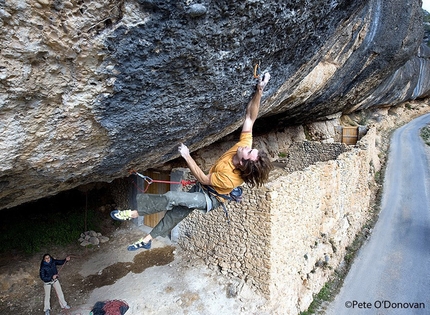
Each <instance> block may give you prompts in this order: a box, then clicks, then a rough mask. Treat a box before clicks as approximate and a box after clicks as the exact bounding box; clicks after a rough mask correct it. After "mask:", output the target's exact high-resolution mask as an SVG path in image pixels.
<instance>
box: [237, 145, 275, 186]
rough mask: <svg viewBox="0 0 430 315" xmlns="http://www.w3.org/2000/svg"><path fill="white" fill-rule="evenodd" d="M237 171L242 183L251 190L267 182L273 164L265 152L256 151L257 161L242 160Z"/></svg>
mask: <svg viewBox="0 0 430 315" xmlns="http://www.w3.org/2000/svg"><path fill="white" fill-rule="evenodd" d="M239 169H240V171H241V177H242V179H243V181H244V182H245V183H246V184H248V186H250V187H251V188H253V187H259V186H262V185H263V184H264V183H265V182H267V180H268V179H269V174H270V171H271V170H273V164H272V162H271V161H270V159H269V156H268V155H267V153H266V152H264V151H258V158H257V160H255V161H252V160H251V159H248V160H245V159H242V165H241V166H240V168H239Z"/></svg>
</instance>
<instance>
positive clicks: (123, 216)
mask: <svg viewBox="0 0 430 315" xmlns="http://www.w3.org/2000/svg"><path fill="white" fill-rule="evenodd" d="M110 216H111V217H112V219H114V220H117V221H125V220H131V219H133V218H132V217H131V210H114V211H112V212H111V213H110Z"/></svg>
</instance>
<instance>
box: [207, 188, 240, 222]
mask: <svg viewBox="0 0 430 315" xmlns="http://www.w3.org/2000/svg"><path fill="white" fill-rule="evenodd" d="M200 186H201V187H202V188H203V190H204V191H205V193H208V194H210V195H212V196H215V197H216V198H217V199H218V201H219V202H220V203H221V206H222V208H223V210H224V213H225V217H226V219H227V223H228V224H230V218H229V216H228V211H227V207H226V206H225V201H222V200H220V198H222V199H224V200H226V201H229V202H230V201H235V202H241V201H242V195H243V190H242V188H241V187H236V188H234V189H233V190H232V191H231V192H230V193H229V194H228V195H227V194H220V193H218V192H217V191H216V190H215V189H214V188H213V187H212V186H206V185H201V184H200Z"/></svg>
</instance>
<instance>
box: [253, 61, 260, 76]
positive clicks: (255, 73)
mask: <svg viewBox="0 0 430 315" xmlns="http://www.w3.org/2000/svg"><path fill="white" fill-rule="evenodd" d="M254 78H255V79H258V78H260V63H259V62H258V63H256V64H255V66H254Z"/></svg>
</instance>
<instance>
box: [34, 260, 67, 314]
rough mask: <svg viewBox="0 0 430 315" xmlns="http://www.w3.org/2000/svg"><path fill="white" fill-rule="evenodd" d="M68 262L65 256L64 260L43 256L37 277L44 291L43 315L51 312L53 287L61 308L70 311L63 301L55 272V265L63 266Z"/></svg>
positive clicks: (56, 272) (56, 271)
mask: <svg viewBox="0 0 430 315" xmlns="http://www.w3.org/2000/svg"><path fill="white" fill-rule="evenodd" d="M69 260H70V256H67V257H66V258H65V259H54V258H52V256H51V255H49V254H45V255H43V259H42V261H41V262H40V270H39V275H40V279H42V281H43V282H44V284H43V288H44V291H45V299H44V307H43V311H44V312H45V315H49V314H50V312H51V302H50V301H51V287H54V290H55V292H56V293H57V297H58V301H59V302H60V306H61V308H63V309H66V310H68V309H70V306H69V305H68V304H67V302H66V300H65V299H64V294H63V290H62V289H61V285H60V281H59V280H58V279H59V278H58V270H57V265H64V264H65V263H66V262H68V261H69Z"/></svg>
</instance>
